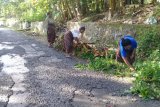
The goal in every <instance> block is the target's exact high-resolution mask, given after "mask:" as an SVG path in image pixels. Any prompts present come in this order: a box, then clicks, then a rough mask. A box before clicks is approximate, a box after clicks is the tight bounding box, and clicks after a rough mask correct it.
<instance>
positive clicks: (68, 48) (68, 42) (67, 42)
mask: <svg viewBox="0 0 160 107" xmlns="http://www.w3.org/2000/svg"><path fill="white" fill-rule="evenodd" d="M84 31H85V27H80V28H79V30H70V31H68V32H66V33H65V35H64V49H65V52H66V53H67V55H66V57H70V56H71V54H72V51H73V41H74V40H75V41H76V42H77V43H79V37H80V34H83V33H84Z"/></svg>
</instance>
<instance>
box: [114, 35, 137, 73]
mask: <svg viewBox="0 0 160 107" xmlns="http://www.w3.org/2000/svg"><path fill="white" fill-rule="evenodd" d="M136 48H137V41H136V40H135V39H134V38H133V37H132V36H131V35H126V36H124V37H123V38H121V40H120V41H119V46H118V49H117V52H116V60H117V61H119V62H125V63H126V64H127V65H128V67H129V68H130V69H131V70H132V71H134V70H135V68H134V67H133V66H132V64H133V63H134V61H135V54H136Z"/></svg>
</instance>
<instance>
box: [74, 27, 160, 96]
mask: <svg viewBox="0 0 160 107" xmlns="http://www.w3.org/2000/svg"><path fill="white" fill-rule="evenodd" d="M142 28H143V30H142ZM136 29H137V34H138V36H137V37H136V39H137V41H138V49H137V61H136V63H135V64H134V66H135V68H136V72H134V74H133V72H131V71H130V70H129V68H128V67H127V66H126V65H125V64H122V63H118V62H116V61H115V58H114V57H115V52H114V51H109V53H108V54H107V56H106V57H94V55H93V53H83V54H81V58H85V59H88V60H89V62H88V64H84V65H83V64H78V65H76V67H77V68H80V69H89V70H94V71H102V72H104V73H107V74H113V75H117V76H135V81H134V82H133V87H132V88H131V92H132V93H134V94H139V96H140V97H143V98H150V99H160V44H159V41H160V33H159V27H157V26H139V27H138V26H136Z"/></svg>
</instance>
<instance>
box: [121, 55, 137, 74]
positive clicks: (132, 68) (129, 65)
mask: <svg viewBox="0 0 160 107" xmlns="http://www.w3.org/2000/svg"><path fill="white" fill-rule="evenodd" d="M123 60H124V62H125V63H126V64H127V65H128V67H129V68H130V69H131V70H132V71H134V70H135V69H134V67H133V66H132V65H131V64H130V63H129V61H128V60H127V58H126V57H124V58H123Z"/></svg>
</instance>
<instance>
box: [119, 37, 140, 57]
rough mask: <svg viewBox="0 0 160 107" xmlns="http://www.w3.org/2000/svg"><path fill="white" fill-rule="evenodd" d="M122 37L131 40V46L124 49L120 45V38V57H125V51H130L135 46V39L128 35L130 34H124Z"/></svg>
mask: <svg viewBox="0 0 160 107" xmlns="http://www.w3.org/2000/svg"><path fill="white" fill-rule="evenodd" d="M123 38H124V39H129V40H130V41H131V48H130V49H129V50H126V49H125V48H124V47H123V46H122V40H120V44H119V46H120V54H121V56H122V57H126V56H127V52H126V51H132V50H133V49H135V48H137V42H136V40H135V39H134V38H133V37H132V36H130V35H125V36H124V37H123Z"/></svg>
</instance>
